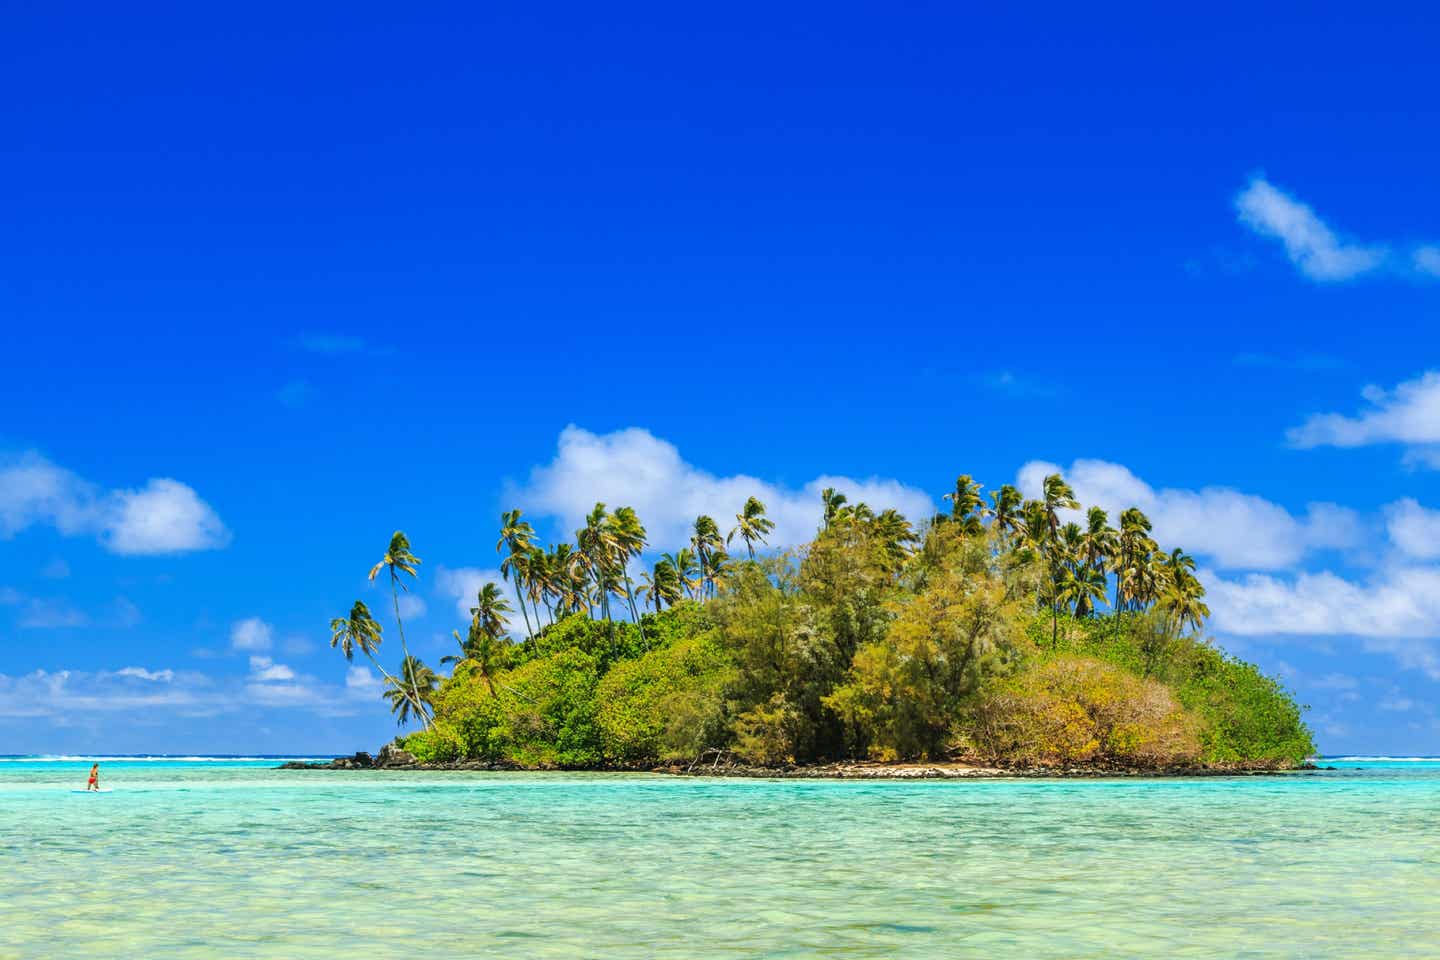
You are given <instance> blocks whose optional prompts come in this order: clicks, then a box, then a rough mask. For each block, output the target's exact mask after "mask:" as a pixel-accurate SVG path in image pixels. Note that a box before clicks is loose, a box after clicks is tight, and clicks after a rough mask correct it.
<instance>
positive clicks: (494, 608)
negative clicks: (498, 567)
mask: <svg viewBox="0 0 1440 960" xmlns="http://www.w3.org/2000/svg"><path fill="white" fill-rule="evenodd" d="M510 612H511V607H510V601H509V600H506V599H505V594H503V593H502V592H501V591H500V588H499V587H498V586H496V585H495V584H493V583H487V584H485V585H484V586H483V587H481V588H480V590H479V591H478V592H477V593H476V594H475V606H473V607H471V608H470V618H471V619H472V620H473V621H474V622H475V623H478V624H479V625H480V629H481V630H483V631H485V634H486V635H487V636H491V637H495V638H497V639H498V638H499V637H503V636H505V630H506V628H508V627H509V626H510V618H509V617H507V616H505V615H506V614H507V613H510Z"/></svg>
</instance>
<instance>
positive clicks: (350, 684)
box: [345, 664, 384, 695]
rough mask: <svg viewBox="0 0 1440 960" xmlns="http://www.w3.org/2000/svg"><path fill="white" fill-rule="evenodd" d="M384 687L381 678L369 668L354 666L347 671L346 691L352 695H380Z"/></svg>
mask: <svg viewBox="0 0 1440 960" xmlns="http://www.w3.org/2000/svg"><path fill="white" fill-rule="evenodd" d="M383 687H384V683H383V682H381V680H380V677H379V676H378V675H376V673H375V671H373V670H371V669H370V668H369V667H362V666H360V665H359V664H354V665H352V666H351V667H350V668H349V669H348V670H346V671H345V689H346V690H348V691H350V692H352V693H359V694H361V695H371V694H378V693H379V692H380V690H381V688H383Z"/></svg>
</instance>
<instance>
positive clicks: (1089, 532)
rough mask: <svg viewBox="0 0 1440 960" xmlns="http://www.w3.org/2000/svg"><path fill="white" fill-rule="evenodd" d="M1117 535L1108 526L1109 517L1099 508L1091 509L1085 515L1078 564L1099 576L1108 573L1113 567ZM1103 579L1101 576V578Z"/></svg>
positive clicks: (1113, 529)
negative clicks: (1098, 572)
mask: <svg viewBox="0 0 1440 960" xmlns="http://www.w3.org/2000/svg"><path fill="white" fill-rule="evenodd" d="M1118 537H1119V534H1117V533H1116V532H1115V528H1113V527H1111V526H1110V517H1109V516H1108V515H1107V514H1106V513H1105V511H1104V510H1101V509H1100V508H1099V507H1091V508H1090V510H1089V512H1088V513H1086V514H1085V533H1084V534H1083V535H1082V536H1081V541H1080V562H1081V563H1082V564H1084V565H1085V566H1087V567H1094V568H1095V569H1096V570H1099V571H1100V572H1101V574H1102V575H1103V574H1105V573H1107V572H1109V570H1110V569H1111V567H1112V566H1113V565H1114V560H1115V552H1116V549H1117V547H1118V542H1117V541H1118ZM1102 579H1103V576H1102Z"/></svg>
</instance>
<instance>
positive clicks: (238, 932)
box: [0, 760, 1440, 958]
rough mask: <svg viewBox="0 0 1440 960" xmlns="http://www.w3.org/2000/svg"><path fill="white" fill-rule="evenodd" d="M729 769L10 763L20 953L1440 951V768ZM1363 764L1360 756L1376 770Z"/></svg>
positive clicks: (3, 802) (6, 767) (5, 768)
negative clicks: (98, 790)
mask: <svg viewBox="0 0 1440 960" xmlns="http://www.w3.org/2000/svg"><path fill="white" fill-rule="evenodd" d="M1335 763H1336V765H1337V766H1342V767H1345V768H1347V769H1344V770H1341V771H1336V772H1324V773H1317V774H1308V775H1288V776H1284V777H1271V778H1236V779H1196V780H1150V781H1143V780H1142V781H1136V780H1115V781H1029V780H1006V781H974V782H873V781H872V782H844V781H744V780H742V781H727V780H706V779H694V780H692V779H678V778H665V777H652V776H644V775H623V774H616V775H572V774H481V773H474V774H471V773H455V774H420V775H416V774H403V773H358V772H324V771H315V772H289V771H276V770H273V769H270V768H271V767H273V765H274V761H262V762H208V763H205V762H174V761H151V762H124V761H110V762H106V763H105V764H104V765H103V767H102V773H103V782H104V784H105V786H107V787H111V788H113V792H112V793H109V794H104V795H101V796H81V795H76V794H72V793H71V792H70V790H72V789H74V788H76V787H80V786H83V785H84V779H85V771H86V770H87V769H88V766H89V764H88V763H85V762H76V761H63V762H35V761H13V760H12V761H0V851H3V859H0V868H3V869H0V958H11V957H17V958H18V957H25V958H30V957H44V958H66V957H147V958H148V957H207V958H211V957H284V958H300V957H327V958H329V957H336V956H340V955H341V954H342V953H343V954H345V955H353V956H363V957H367V958H377V957H409V958H413V957H415V956H425V955H428V956H432V957H446V958H449V957H492V956H493V957H501V956H503V957H636V958H639V957H646V958H650V957H685V958H694V957H705V958H730V957H747V958H749V957H877V958H878V957H924V958H936V957H999V956H1012V957H1115V956H1154V957H1220V956H1225V957H1338V956H1346V957H1366V956H1375V957H1403V956H1427V957H1434V956H1436V955H1437V953H1440V763H1434V762H1431V763H1389V762H1387V763H1370V764H1362V763H1357V762H1355V761H1335ZM1356 768H1360V769H1356Z"/></svg>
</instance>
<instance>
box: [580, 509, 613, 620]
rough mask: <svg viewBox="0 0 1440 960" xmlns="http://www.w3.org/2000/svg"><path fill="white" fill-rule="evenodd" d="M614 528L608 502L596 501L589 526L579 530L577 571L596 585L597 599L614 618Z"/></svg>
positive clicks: (605, 614) (587, 519)
mask: <svg viewBox="0 0 1440 960" xmlns="http://www.w3.org/2000/svg"><path fill="white" fill-rule="evenodd" d="M613 535H614V531H613V529H612V527H611V524H610V514H609V512H608V511H606V509H605V504H603V503H597V504H595V509H593V510H591V511H590V513H589V514H587V515H586V517H585V526H583V527H581V528H580V529H579V530H576V531H575V544H576V546H577V548H578V549H577V551H576V563H575V567H576V569H577V570H580V571H582V572H583V573H584V574H585V575H586V576H587V577H588V578H589V579H590V581H591V582H593V583H594V584H595V599H596V600H597V601H598V602H599V604H600V613H601V616H603V617H604V618H605V619H606V620H607V621H608V620H609V619H610V594H611V593H613V592H615V580H614V577H613V575H612V574H613V570H612V567H613V563H614V556H615V542H614V539H613Z"/></svg>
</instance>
